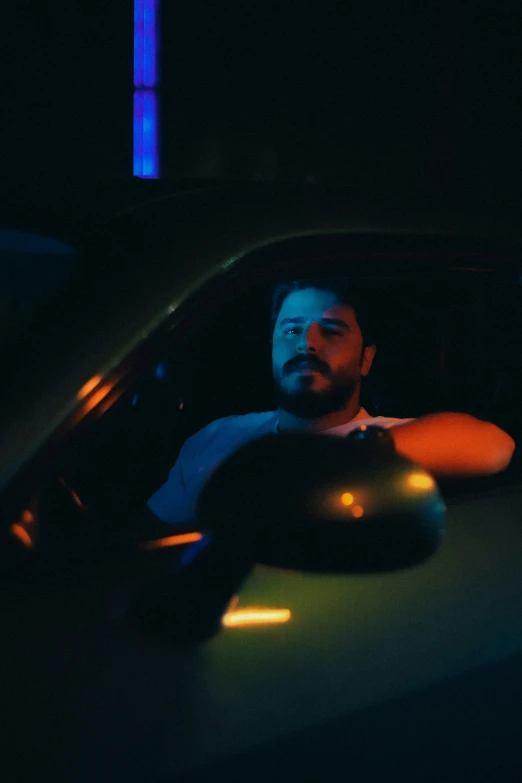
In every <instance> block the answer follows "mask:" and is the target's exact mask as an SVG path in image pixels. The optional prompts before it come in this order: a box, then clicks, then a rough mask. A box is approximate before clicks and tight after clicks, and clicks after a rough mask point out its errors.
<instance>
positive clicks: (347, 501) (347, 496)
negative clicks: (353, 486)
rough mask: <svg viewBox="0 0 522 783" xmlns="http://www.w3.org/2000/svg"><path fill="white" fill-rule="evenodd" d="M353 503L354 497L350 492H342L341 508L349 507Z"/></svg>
mask: <svg viewBox="0 0 522 783" xmlns="http://www.w3.org/2000/svg"><path fill="white" fill-rule="evenodd" d="M353 501H354V497H353V495H352V493H351V492H343V494H342V495H341V503H342V504H343V506H351V505H352V503H353Z"/></svg>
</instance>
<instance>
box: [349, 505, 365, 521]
mask: <svg viewBox="0 0 522 783" xmlns="http://www.w3.org/2000/svg"><path fill="white" fill-rule="evenodd" d="M352 515H353V516H354V517H355V518H356V519H360V518H361V517H362V516H364V508H363V507H362V506H352Z"/></svg>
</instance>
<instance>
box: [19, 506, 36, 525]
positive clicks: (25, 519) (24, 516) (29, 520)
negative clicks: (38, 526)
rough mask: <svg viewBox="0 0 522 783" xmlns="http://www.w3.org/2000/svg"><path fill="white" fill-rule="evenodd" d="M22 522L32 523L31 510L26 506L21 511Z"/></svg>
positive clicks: (32, 515)
mask: <svg viewBox="0 0 522 783" xmlns="http://www.w3.org/2000/svg"><path fill="white" fill-rule="evenodd" d="M22 522H24V524H26V525H32V524H33V522H34V514H33V512H32V511H29V509H28V508H25V509H24V510H23V511H22Z"/></svg>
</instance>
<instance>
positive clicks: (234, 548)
mask: <svg viewBox="0 0 522 783" xmlns="http://www.w3.org/2000/svg"><path fill="white" fill-rule="evenodd" d="M44 214H45V213H44V212H43V211H42V213H41V216H40V218H39V219H38V220H35V219H34V218H33V217H31V216H29V217H28V215H27V213H21V216H20V217H19V218H15V217H13V215H14V212H13V211H11V212H10V213H9V216H8V217H5V218H4V219H3V221H2V224H1V226H0V227H1V228H2V229H3V235H2V236H3V239H4V244H3V245H2V248H3V258H4V265H3V268H4V270H5V271H4V281H3V287H2V295H3V297H4V300H5V301H6V302H9V308H10V309H9V310H8V309H7V307H8V305H6V307H5V310H4V312H9V313H12V312H13V311H16V313H17V320H16V323H15V325H13V321H12V319H11V316H10V315H9V317H8V318H6V319H5V320H6V323H5V324H4V327H3V333H2V347H1V353H2V366H3V370H4V373H3V384H2V391H1V393H0V399H1V405H0V418H1V423H0V432H1V433H2V437H1V441H0V520H1V531H2V538H1V542H2V543H1V550H0V584H1V588H2V589H1V596H2V597H1V601H2V624H3V628H2V649H3V666H2V695H3V699H2V701H3V710H4V718H5V721H6V726H5V728H4V732H3V737H4V742H3V751H2V762H3V763H2V766H3V768H4V770H5V776H4V778H3V779H4V780H7V779H9V780H13V781H14V780H16V781H21V780H34V779H35V775H36V774H38V776H39V777H40V778H44V779H49V780H54V781H59V780H64V781H69V780H75V781H77V782H78V783H79V782H83V781H86V782H87V781H92V780H100V781H105V780H107V781H109V780H113V779H115V778H118V779H122V780H126V781H129V782H130V781H147V782H148V783H150V782H152V781H158V782H159V781H165V782H166V781H174V780H201V781H203V780H210V779H213V780H214V779H227V780H229V781H231V780H240V779H241V780H249V781H256V780H271V781H275V780H285V781H288V780H310V781H316V780H317V781H319V780H346V779H354V780H364V781H367V780H368V781H370V780H372V781H373V780H383V779H400V780H403V781H406V780H412V781H413V780H415V781H418V780H433V781H435V780H437V781H439V780H441V779H446V780H462V779H475V780H492V779H502V780H518V779H519V778H520V774H521V772H522V754H521V752H520V749H519V745H520V743H519V741H518V724H519V720H520V706H519V703H520V695H521V694H520V686H519V682H520V675H521V673H522V634H521V631H520V627H519V615H520V612H521V610H522V578H521V576H520V573H521V569H520V563H521V562H522V495H521V470H520V460H519V454H518V450H515V453H514V456H513V458H512V459H511V462H510V464H509V466H508V468H507V469H506V470H503V471H501V472H497V473H495V474H494V475H489V476H483V477H469V478H462V479H456V478H453V479H450V478H448V479H440V480H435V478H434V477H432V476H430V475H429V474H428V473H427V472H426V471H424V470H422V469H420V468H419V466H418V465H415V464H413V463H411V462H408V461H406V460H402V461H401V460H399V458H398V456H397V455H394V454H393V453H391V452H386V449H385V448H384V445H383V444H384V441H385V439H384V438H383V437H382V435H381V433H379V432H373V433H372V432H364V431H363V432H360V431H359V432H358V433H357V432H356V433H355V437H353V438H351V440H350V439H347V440H346V441H340V440H339V441H338V442H337V439H325V438H321V437H319V436H310V437H309V438H304V440H298V442H297V441H295V440H294V439H292V438H287V439H285V437H283V436H282V435H281V436H274V437H273V438H269V439H268V441H266V440H263V441H258V442H254V443H252V444H249V446H247V447H245V450H243V451H241V450H240V451H238V452H237V453H236V454H235V455H233V457H232V458H231V461H229V462H226V463H224V465H223V470H222V472H221V473H220V472H219V471H217V472H216V474H215V476H213V477H212V479H211V480H210V481H209V483H208V484H207V486H206V488H205V492H206V493H207V494H204V497H205V498H206V500H205V503H206V505H205V503H202V505H201V506H200V510H201V516H199V517H198V518H197V519H195V520H193V522H192V523H191V524H190V525H185V526H184V527H180V528H173V527H172V526H169V525H168V524H167V523H161V521H160V520H157V519H153V518H151V516H150V515H147V513H146V511H145V510H146V503H147V499H148V498H149V497H150V496H151V495H152V493H153V492H154V491H155V490H156V489H157V488H158V487H159V486H160V485H161V484H162V483H163V482H164V481H165V479H166V477H167V476H168V472H169V470H170V468H171V467H172V465H173V464H174V463H175V461H176V458H177V455H178V453H179V450H180V448H181V446H182V445H183V443H184V441H185V440H186V438H187V437H189V436H190V435H192V434H194V433H195V432H197V431H198V430H200V429H201V428H202V427H205V426H206V425H208V424H209V423H211V422H212V421H214V420H216V419H219V418H223V417H226V416H232V415H237V414H243V413H248V412H251V411H263V410H269V409H271V407H273V405H274V400H273V396H272V394H273V392H272V386H271V377H270V345H269V338H270V329H269V317H268V314H269V306H270V293H271V289H272V286H273V284H274V283H275V282H277V281H279V280H285V279H294V278H296V277H306V276H313V275H317V274H318V271H320V273H321V274H322V275H324V274H331V275H341V274H342V275H349V276H350V277H351V278H352V279H353V281H354V285H357V286H359V287H360V289H361V290H362V291H364V292H365V295H366V297H367V298H368V300H369V301H370V302H371V305H372V312H373V314H374V319H375V321H374V322H375V327H376V331H377V335H378V337H377V345H378V354H377V359H376V365H375V370H374V371H372V373H370V375H369V376H368V378H367V379H365V385H364V386H363V401H364V405H365V407H366V408H367V409H368V410H369V411H370V412H371V413H372V415H382V416H395V417H399V418H402V417H419V416H422V415H425V414H427V413H430V412H436V411H441V410H450V411H452V410H453V411H462V412H466V413H470V414H472V415H474V416H477V417H479V418H483V419H485V420H488V421H491V422H493V423H495V424H497V425H498V426H500V427H502V428H503V429H504V430H505V431H506V432H508V433H509V434H510V435H511V437H512V438H513V439H514V440H515V443H517V442H518V441H519V440H520V437H521V432H520V425H521V421H520V391H521V372H520V370H521V356H522V353H521V351H520V347H521V340H522V323H521V321H522V308H521V307H520V299H521V294H522V285H521V283H522V276H521V274H522V269H521V267H522V264H521V249H522V237H521V236H520V231H519V229H518V227H517V223H516V221H515V222H510V221H509V220H498V219H496V218H495V216H493V218H491V217H490V216H488V215H485V216H484V215H481V214H478V215H477V214H471V216H467V215H465V214H464V215H461V214H458V213H457V212H456V211H454V210H451V209H446V210H445V209H443V208H442V207H440V206H435V207H433V206H432V205H429V204H420V203H414V204H411V203H403V202H401V203H398V202H396V201H392V202H390V201H389V200H388V199H385V198H383V197H374V196H370V195H367V194H363V193H360V192H355V191H353V190H351V189H346V188H339V187H326V186H318V185H312V184H307V185H297V184H295V185H294V184H291V183H279V184H273V183H228V184H227V183H220V184H219V185H218V184H214V185H212V186H209V187H207V186H200V187H197V186H194V187H192V188H188V187H184V188H181V189H179V188H178V189H176V188H175V187H173V188H172V192H170V193H169V192H168V188H165V185H164V184H162V191H161V193H160V194H159V195H156V196H155V197H153V196H152V195H151V194H150V192H148V195H147V197H146V198H145V200H144V201H141V202H140V201H139V200H138V201H137V203H133V204H131V205H130V206H128V207H126V208H121V206H120V208H119V209H118V210H117V211H115V212H114V213H113V214H110V215H107V216H106V217H105V218H104V219H103V220H97V222H95V223H93V224H92V225H87V224H85V225H84V226H83V227H82V231H79V232H78V233H77V235H74V232H72V231H71V230H70V229H71V222H70V221H71V220H72V218H69V219H68V221H65V222H64V223H63V224H62V226H61V227H59V228H58V224H57V223H53V222H52V221H51V220H49V223H48V224H49V228H48V230H47V232H46V230H45V222H46V220H45V219H44V218H43V217H42V215H44ZM80 218H81V215H80ZM487 218H489V219H487ZM80 224H81V220H80V219H78V221H77V225H80ZM15 232H16V233H15ZM15 239H16V243H15ZM9 243H11V244H9ZM13 243H14V244H13ZM14 245H16V246H14ZM21 248H22V250H23V252H24V256H23V258H24V259H25V260H24V263H25V266H24V269H27V270H28V271H27V272H26V273H25V275H23V276H20V275H19V274H18V276H17V275H16V274H14V273H9V270H10V269H11V270H12V269H18V270H19V269H20V264H21V261H20V257H19V256H18V255H17V253H20V249H21ZM45 248H46V249H45ZM57 255H58V256H60V260H61V263H60V264H58V262H57V261H56V257H57ZM64 259H66V261H65V260H64ZM46 262H47V264H48V267H49V269H51V268H52V269H53V270H54V272H55V274H56V273H57V270H58V274H57V277H56V279H55V280H54V281H53V282H52V284H51V282H49V278H48V275H47V274H46V273H45V272H44V271H43V270H44V269H45V266H44V265H45V263H46ZM36 268H37V269H38V270H39V273H40V278H35V277H34V276H33V277H32V278H31V279H32V280H35V279H41V280H46V281H47V282H48V283H49V284H48V285H47V287H46V289H45V291H40V290H34V291H33V293H32V294H31V295H30V294H29V293H27V290H26V287H25V285H24V284H25V277H26V276H27V277H29V276H30V275H32V272H31V269H36ZM33 288H39V285H37V286H33ZM22 300H23V301H22ZM349 440H350V442H348V441H349ZM333 441H336V443H335V444H334V443H333ZM383 449H384V450H383ZM318 454H321V459H320V460H318V459H317V455H318ZM285 459H286V460H287V462H286V464H287V465H288V464H292V463H291V462H290V460H293V461H294V464H295V463H296V462H297V461H299V465H305V466H306V470H303V472H302V474H300V471H299V470H294V479H295V481H294V484H293V489H292V492H293V493H294V494H293V495H291V496H290V495H288V496H287V495H285V492H286V490H285V489H284V487H283V488H281V486H279V485H277V491H276V489H274V486H275V485H276V484H277V482H276V481H275V479H276V478H277V476H278V475H280V471H281V469H282V468H281V465H282V464H283V462H284V460H285ZM343 460H345V462H343ZM390 460H391V461H390ZM394 460H395V462H394ZM318 463H319V464H318ZM332 465H337V466H338V465H341V473H342V476H341V478H342V479H343V481H346V486H348V485H350V487H351V486H352V485H353V483H354V482H356V481H357V482H359V484H357V486H359V485H360V486H361V487H363V486H364V487H366V490H365V491H367V495H368V503H369V504H370V505H369V506H368V508H371V502H372V499H374V498H380V499H382V498H388V499H387V500H386V499H384V500H382V503H383V506H382V508H381V510H380V511H379V514H380V516H379V514H377V512H376V516H375V518H376V519H377V521H378V523H379V526H378V527H377V528H375V530H377V534H375V530H374V535H373V537H372V538H371V539H370V540H369V542H367V544H368V546H367V550H366V555H365V557H366V559H365V560H364V563H363V564H362V566H361V563H358V564H356V565H354V564H353V562H351V561H350V562H349V558H348V554H347V553H349V551H350V546H351V543H350V542H351V541H352V540H353V539H351V538H349V536H352V535H353V530H354V529H357V528H356V527H355V528H354V527H353V526H352V529H351V531H350V530H349V528H350V526H349V525H345V524H342V525H340V526H339V525H337V526H332V525H331V524H326V523H328V522H331V520H329V518H328V519H327V515H326V512H324V511H320V512H319V511H317V512H315V516H314V515H312V517H311V518H310V519H308V518H307V521H306V524H304V523H303V525H302V526H301V525H300V521H301V520H302V519H304V516H305V515H306V513H307V508H308V506H307V502H304V501H303V502H302V503H301V505H299V503H300V502H301V501H302V499H303V498H304V499H305V501H306V499H307V498H309V497H310V492H311V486H312V485H313V487H314V491H317V492H319V493H320V492H322V491H323V489H324V487H326V484H327V483H328V480H329V476H330V468H331V466H332ZM390 465H391V466H392V467H393V471H392V472H390V471H389V467H390ZM260 466H268V467H267V468H266V469H267V470H268V474H267V475H268V480H264V481H261V482H260V469H261V468H260ZM270 466H272V467H271V468H270ZM270 470H271V471H272V472H271V473H270ZM227 471H228V472H227ZM386 471H388V472H386ZM394 471H395V472H394ZM392 473H393V476H395V477H397V476H399V477H407V476H412V475H416V476H420V477H421V479H422V481H420V480H419V482H417V486H418V488H419V492H418V494H415V492H414V493H413V494H412V492H411V491H410V490H411V487H410V490H408V492H409V494H408V493H407V492H406V490H404V489H403V490H400V491H399V490H394V492H392V493H391V494H390V493H388V495H389V497H388V495H387V494H386V492H387V491H388V489H389V488H390V487H391V482H392V478H391V476H392ZM218 474H219V475H218ZM393 480H395V479H393ZM401 480H402V479H401ZM212 482H214V483H212ZM350 482H351V483H350ZM401 486H402V485H401ZM412 486H413V485H412ZM385 490H386V492H385ZM307 493H308V494H307ZM238 498H240V499H241V503H239V501H238ZM285 503H286V506H285V505H284V504H285ZM219 504H221V505H220V506H219V509H218V510H219V513H218V511H216V509H217V508H218V505H219ZM295 504H297V506H296V505H295ZM291 507H293V508H296V507H297V508H298V512H297V513H296V514H295V519H294V520H293V527H289V528H288V531H289V532H288V531H287V527H286V522H287V519H286V518H285V514H284V513H283V511H282V509H288V508H291ZM354 516H355V515H354ZM246 517H248V519H247V518H246ZM268 517H270V518H268ZM406 518H407V519H408V520H409V522H408V525H407V526H406V528H405V527H404V525H403V526H402V527H401V524H402V523H403V521H404V519H406ZM254 519H255V520H256V524H257V527H256V528H255V531H256V536H257V537H256V540H255V546H254V545H252V540H251V539H249V540H248V546H246V545H245V538H247V539H248V535H247V536H246V537H245V535H244V533H245V531H246V532H247V533H248V532H249V531H252V530H253V529H254V527H253V524H252V520H254ZM372 519H373V517H371V515H370V518H368V519H367V518H366V517H364V518H363V519H362V520H360V521H359V522H358V524H359V528H360V529H363V528H364V525H368V524H370V522H371V521H372ZM217 520H220V521H217ZM352 521H353V520H352ZM281 531H283V533H284V531H287V533H286V534H284V535H283V534H281ZM385 531H387V532H386V535H388V538H387V542H388V544H389V547H388V545H387V546H386V548H385V551H384V552H381V555H382V557H380V559H379V558H374V557H373V555H374V554H375V551H376V548H377V547H378V546H380V545H381V549H382V544H380V542H381V535H384V534H385ZM390 531H391V532H390ZM280 534H281V537H280V539H279V538H278V536H279V535H280ZM412 540H413V541H414V542H416V543H415V546H410V544H411V541H412ZM209 541H210V544H209ZM281 541H283V543H284V546H283V544H282V543H281ZM216 542H217V545H216ZM325 542H326V543H325ZM419 542H420V543H419ZM267 544H269V545H268V546H267ZM205 545H206V547H207V548H206V549H205ZM214 545H216V546H217V550H216V548H215V546H214ZM212 546H214V550H212ZM392 550H393V551H392ZM216 551H218V555H217V556H216V554H215V552H216ZM208 552H211V556H210V558H209V556H208ZM267 552H268V554H267ZM390 552H391V554H390ZM205 553H207V554H205ZM205 557H206V558H207V559H206V560H205ZM220 558H221V559H220ZM345 558H346V559H345Z"/></svg>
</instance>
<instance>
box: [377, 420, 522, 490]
mask: <svg viewBox="0 0 522 783" xmlns="http://www.w3.org/2000/svg"><path fill="white" fill-rule="evenodd" d="M390 434H391V436H392V437H393V440H394V443H395V448H396V449H397V451H398V453H399V454H402V455H403V456H404V457H407V458H408V459H411V460H412V461H413V462H417V463H418V464H419V465H422V467H423V468H425V469H426V470H428V471H429V472H430V473H433V474H434V476H436V477H437V478H449V477H460V478H464V477H471V476H488V475H490V474H492V473H500V472H501V471H502V470H505V469H506V468H507V466H508V465H509V463H510V462H511V457H512V456H513V452H514V450H515V441H514V440H513V438H512V437H511V436H510V435H508V434H507V432H504V430H501V429H500V427H497V426H496V425H495V424H491V423H490V422H487V421H481V420H480V419H475V418H474V417H473V416H468V415H467V414H465V413H432V414H430V415H429V416H423V417H422V418H420V419H417V420H416V421H413V422H408V423H407V424H402V425H399V426H397V427H393V428H391V429H390Z"/></svg>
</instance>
